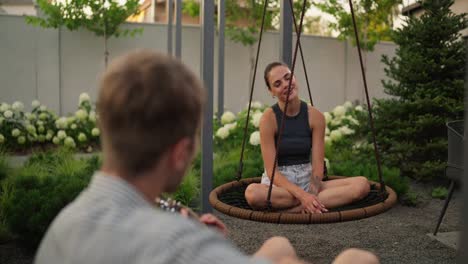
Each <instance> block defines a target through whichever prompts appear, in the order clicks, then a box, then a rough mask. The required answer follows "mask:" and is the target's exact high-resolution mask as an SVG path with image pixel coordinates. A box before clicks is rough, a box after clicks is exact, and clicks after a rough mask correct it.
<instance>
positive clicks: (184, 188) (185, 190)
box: [170, 168, 200, 209]
mask: <svg viewBox="0 0 468 264" xmlns="http://www.w3.org/2000/svg"><path fill="white" fill-rule="evenodd" d="M170 196H171V197H172V198H173V199H175V200H177V201H179V202H181V203H182V204H183V205H186V206H189V207H191V208H192V209H196V208H195V207H197V206H198V205H197V204H196V202H197V201H198V198H199V196H200V172H199V171H198V170H196V169H194V168H191V169H190V170H189V171H188V173H187V174H186V175H185V177H184V179H183V180H182V183H181V184H180V185H179V187H178V188H177V191H176V192H175V193H174V194H172V195H170Z"/></svg>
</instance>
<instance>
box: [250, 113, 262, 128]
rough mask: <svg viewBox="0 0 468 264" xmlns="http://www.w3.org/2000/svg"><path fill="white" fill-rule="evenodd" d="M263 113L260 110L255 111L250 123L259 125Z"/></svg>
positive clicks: (255, 125)
mask: <svg viewBox="0 0 468 264" xmlns="http://www.w3.org/2000/svg"><path fill="white" fill-rule="evenodd" d="M262 116H263V113H262V112H260V111H257V112H255V113H254V114H253V115H252V124H253V125H254V127H259V126H260V119H262Z"/></svg>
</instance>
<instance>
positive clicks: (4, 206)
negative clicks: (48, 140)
mask: <svg viewBox="0 0 468 264" xmlns="http://www.w3.org/2000/svg"><path fill="white" fill-rule="evenodd" d="M92 160H93V159H92ZM95 165H96V158H94V161H93V162H91V163H89V162H88V161H87V160H85V159H75V158H74V157H73V154H72V152H70V151H67V150H58V151H53V152H52V151H51V152H46V153H39V154H35V155H33V156H32V157H31V159H30V160H29V161H27V162H26V164H25V165H24V167H23V168H20V169H18V171H16V173H14V175H10V176H9V177H8V178H7V179H5V180H4V182H3V183H2V190H3V195H2V197H1V200H0V208H1V212H0V215H2V216H3V219H4V221H5V224H6V226H7V228H8V230H10V231H11V232H12V233H13V234H14V235H16V236H17V237H18V239H19V241H20V242H21V243H22V244H23V245H24V246H26V247H27V248H29V249H33V250H34V249H35V248H36V247H37V245H38V244H39V242H40V240H41V238H42V236H43V235H44V233H45V231H46V230H47V228H48V226H49V225H50V223H51V222H52V220H53V219H54V218H55V216H56V215H57V214H58V213H59V211H60V210H61V209H62V208H63V207H65V206H66V205H67V204H68V203H70V202H71V201H72V200H73V199H74V198H75V197H76V196H77V195H78V194H79V193H80V192H81V191H82V190H83V189H84V188H85V187H86V186H87V184H88V183H89V181H90V178H91V175H92V174H91V173H90V172H91V168H90V167H94V166H95ZM93 170H94V168H93Z"/></svg>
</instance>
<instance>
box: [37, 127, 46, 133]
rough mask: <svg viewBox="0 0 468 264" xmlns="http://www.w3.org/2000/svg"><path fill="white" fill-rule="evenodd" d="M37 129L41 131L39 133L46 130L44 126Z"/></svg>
mask: <svg viewBox="0 0 468 264" xmlns="http://www.w3.org/2000/svg"><path fill="white" fill-rule="evenodd" d="M37 131H39V133H43V132H44V131H45V128H44V126H39V127H37Z"/></svg>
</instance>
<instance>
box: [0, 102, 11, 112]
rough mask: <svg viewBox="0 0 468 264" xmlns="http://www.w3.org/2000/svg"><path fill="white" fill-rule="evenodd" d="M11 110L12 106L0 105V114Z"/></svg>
mask: <svg viewBox="0 0 468 264" xmlns="http://www.w3.org/2000/svg"><path fill="white" fill-rule="evenodd" d="M9 109H10V105H9V104H7V103H2V104H1V105H0V112H5V111H7V110H9Z"/></svg>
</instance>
